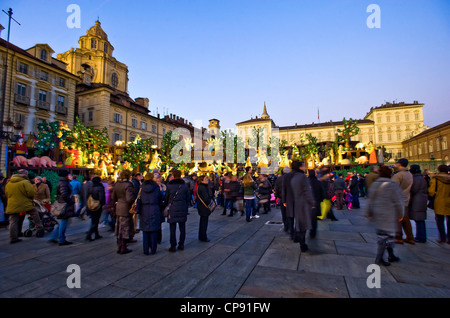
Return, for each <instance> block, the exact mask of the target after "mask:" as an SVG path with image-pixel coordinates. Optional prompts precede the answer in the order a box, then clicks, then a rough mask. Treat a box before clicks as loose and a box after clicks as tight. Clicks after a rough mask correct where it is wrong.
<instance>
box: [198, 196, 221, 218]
mask: <svg viewBox="0 0 450 318" xmlns="http://www.w3.org/2000/svg"><path fill="white" fill-rule="evenodd" d="M197 196H198V198H199V199H200V201H202V203H203V205H204V206H206V207H207V208H208V209H209V211H211V213H212V212H214V210H215V209H216V207H217V204H216V202H214V200H211V202H210V203H209V204H208V205H206V204H205V202H203V200H202V198H201V197H200V196H199V195H198V193H197Z"/></svg>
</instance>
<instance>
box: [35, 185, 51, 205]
mask: <svg viewBox="0 0 450 318" xmlns="http://www.w3.org/2000/svg"><path fill="white" fill-rule="evenodd" d="M33 189H34V192H35V193H34V199H35V200H37V201H39V202H40V203H43V204H44V203H50V189H49V188H48V185H46V184H45V183H42V182H41V183H40V184H33Z"/></svg>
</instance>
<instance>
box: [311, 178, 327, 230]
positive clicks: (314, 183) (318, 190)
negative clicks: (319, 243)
mask: <svg viewBox="0 0 450 318" xmlns="http://www.w3.org/2000/svg"><path fill="white" fill-rule="evenodd" d="M308 180H309V184H310V185H311V190H312V193H313V196H314V199H315V201H316V202H317V204H316V206H314V207H312V229H311V230H310V231H309V236H310V237H311V238H315V237H316V234H317V217H318V216H320V215H321V211H320V202H322V201H323V200H324V199H325V193H324V190H323V186H322V183H321V182H320V181H319V180H318V179H317V177H316V171H315V170H308Z"/></svg>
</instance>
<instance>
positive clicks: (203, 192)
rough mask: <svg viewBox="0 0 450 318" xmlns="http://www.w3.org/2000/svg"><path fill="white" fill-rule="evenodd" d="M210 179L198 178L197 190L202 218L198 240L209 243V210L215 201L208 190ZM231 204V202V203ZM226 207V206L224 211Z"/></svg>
mask: <svg viewBox="0 0 450 318" xmlns="http://www.w3.org/2000/svg"><path fill="white" fill-rule="evenodd" d="M208 183H209V178H208V176H205V175H203V176H199V177H198V188H197V210H198V215H199V216H200V224H199V228H198V239H199V240H200V241H202V242H209V241H210V240H209V238H208V235H207V230H208V220H209V216H210V215H211V210H210V209H209V208H208V206H209V204H210V203H211V201H212V200H213V198H212V196H211V193H210V191H209V190H208ZM230 202H231V201H230ZM225 208H226V205H224V209H225Z"/></svg>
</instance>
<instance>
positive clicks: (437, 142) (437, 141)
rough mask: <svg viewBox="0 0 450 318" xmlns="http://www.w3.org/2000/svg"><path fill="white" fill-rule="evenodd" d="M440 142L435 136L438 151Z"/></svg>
mask: <svg viewBox="0 0 450 318" xmlns="http://www.w3.org/2000/svg"><path fill="white" fill-rule="evenodd" d="M439 148H440V143H439V138H436V151H440V150H439Z"/></svg>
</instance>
